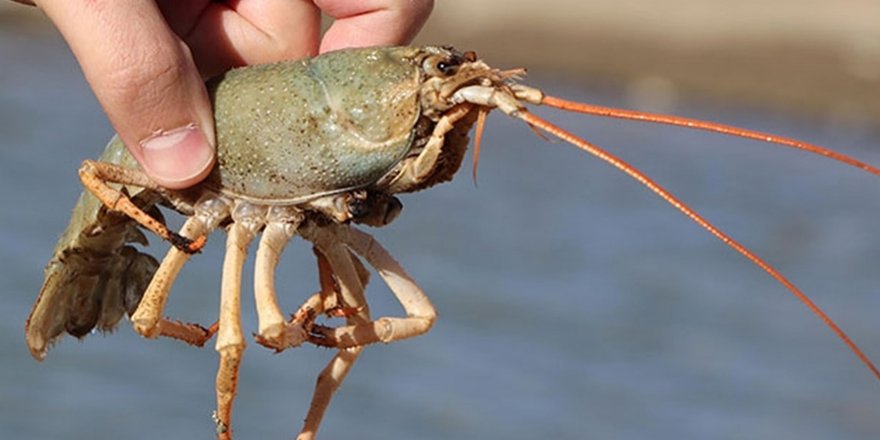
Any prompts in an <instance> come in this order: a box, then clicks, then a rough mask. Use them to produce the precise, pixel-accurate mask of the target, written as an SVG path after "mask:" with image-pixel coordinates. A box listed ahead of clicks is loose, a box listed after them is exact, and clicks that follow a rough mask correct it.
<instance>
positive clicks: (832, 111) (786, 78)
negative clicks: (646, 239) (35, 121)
mask: <svg viewBox="0 0 880 440" xmlns="http://www.w3.org/2000/svg"><path fill="white" fill-rule="evenodd" d="M765 3H766V2H761V1H759V0H741V1H739V2H737V3H736V5H730V4H728V2H719V1H699V0H670V1H667V2H662V3H661V2H657V3H654V2H629V3H626V4H619V3H618V2H612V1H610V0H590V1H582V0H553V1H550V2H543V3H535V2H508V1H504V0H481V1H479V2H473V1H470V2H468V1H463V0H442V1H437V2H436V5H435V10H434V14H433V16H432V18H431V20H430V21H429V22H428V24H427V25H426V26H425V29H424V30H423V32H422V33H421V34H420V35H419V37H418V38H417V39H416V43H417V44H451V45H454V46H456V47H458V48H461V49H468V50H475V51H476V52H477V53H478V54H480V55H481V56H482V57H484V58H485V59H487V60H488V61H489V62H490V63H492V64H494V65H498V66H503V67H527V68H528V69H530V71H531V72H532V73H535V74H539V75H541V77H542V78H553V79H559V80H561V81H565V82H569V83H574V84H579V83H580V84H589V85H602V84H604V85H611V86H613V87H621V88H624V89H626V90H627V91H628V92H629V91H632V93H633V94H635V95H638V96H637V97H636V99H634V102H633V105H637V106H639V105H645V106H647V107H648V108H649V109H654V110H664V109H666V110H670V107H671V106H672V105H671V104H669V103H670V102H672V103H673V104H674V101H676V100H677V99H680V98H684V99H706V100H711V101H717V102H722V103H725V104H734V105H746V106H756V107H763V108H769V109H773V110H779V111H785V112H791V113H793V114H801V115H805V116H808V117H816V118H823V119H826V120H830V121H845V122H846V123H856V124H859V125H864V126H870V127H873V128H875V129H876V128H877V127H878V126H880V24H877V23H878V22H877V18H878V17H880V2H877V1H875V0H849V1H847V2H846V4H845V5H843V4H841V3H840V2H827V1H822V0H801V1H793V0H780V1H777V2H773V3H772V4H765ZM0 26H2V27H15V28H16V31H21V32H26V33H27V34H35V35H46V34H51V33H54V32H55V31H54V30H51V28H50V24H49V23H48V20H47V19H46V18H45V17H43V15H42V14H41V13H40V12H39V11H37V10H36V9H35V8H29V7H24V6H21V5H18V4H15V3H12V2H0ZM640 98H645V99H640ZM642 101H644V102H642ZM657 101H659V102H660V103H659V104H657V105H653V104H652V102H653V103H655V104H656V102H657ZM652 105H653V108H652Z"/></svg>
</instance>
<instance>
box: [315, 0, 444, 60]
mask: <svg viewBox="0 0 880 440" xmlns="http://www.w3.org/2000/svg"><path fill="white" fill-rule="evenodd" d="M315 4H316V5H318V7H319V8H321V11H323V12H324V13H325V14H327V15H329V16H330V17H333V19H334V20H335V21H334V22H333V24H332V25H331V26H330V29H328V30H327V32H326V33H325V34H324V39H323V40H322V41H321V47H320V52H321V53H324V52H329V51H331V50H337V49H343V48H346V47H364V46H380V45H389V44H407V43H409V42H410V41H412V39H413V38H414V37H415V36H416V34H417V33H418V31H419V29H421V28H422V25H424V24H425V21H427V20H428V16H429V15H430V14H431V10H432V9H433V7H434V2H433V1H432V0H364V1H357V2H354V1H348V0H315Z"/></svg>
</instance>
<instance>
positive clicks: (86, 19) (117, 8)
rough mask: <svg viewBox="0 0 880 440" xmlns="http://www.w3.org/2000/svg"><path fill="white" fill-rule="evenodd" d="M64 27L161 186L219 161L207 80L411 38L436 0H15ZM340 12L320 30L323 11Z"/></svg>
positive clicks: (200, 174)
mask: <svg viewBox="0 0 880 440" xmlns="http://www.w3.org/2000/svg"><path fill="white" fill-rule="evenodd" d="M16 1H18V2H19V3H26V4H34V5H36V6H38V7H39V8H40V9H42V10H43V11H44V12H45V13H46V15H47V16H48V17H49V19H50V20H51V21H52V22H53V23H54V24H55V25H56V26H57V27H58V29H59V31H61V34H62V35H63V37H64V39H65V40H66V41H67V43H68V44H69V45H70V48H71V50H72V51H73V53H74V55H75V56H76V58H77V60H78V61H79V63H80V65H81V67H82V70H83V73H84V74H85V77H86V80H87V81H88V82H89V84H90V85H91V87H92V90H93V91H94V92H95V96H96V97H97V98H98V101H99V102H100V103H101V106H102V107H103V108H104V110H105V111H106V113H107V116H108V118H109V119H110V122H111V123H112V124H113V127H114V128H115V129H116V131H117V133H118V134H119V136H120V137H121V139H122V140H123V142H124V143H125V145H126V147H127V148H128V149H129V150H130V151H131V153H132V155H133V156H134V157H135V158H136V159H137V160H138V162H139V163H140V164H141V166H142V167H143V168H144V171H145V172H146V174H147V175H148V176H149V177H150V179H152V180H153V181H154V182H156V183H157V184H159V185H160V186H163V187H166V188H172V189H180V188H186V187H189V186H192V185H194V184H196V183H198V182H199V181H201V180H202V179H203V178H204V177H205V176H207V174H208V173H209V171H210V170H211V168H212V167H213V165H214V160H215V158H214V145H215V136H214V126H213V115H212V111H211V105H210V103H209V100H208V96H207V92H206V90H205V86H204V80H205V79H206V78H209V77H211V76H214V75H217V74H218V73H221V72H223V71H225V70H228V69H230V68H232V67H238V66H245V65H251V64H261V63H268V62H274V61H280V60H286V59H296V58H302V57H306V56H314V55H317V54H319V53H324V52H328V51H332V50H337V49H342V48H346V47H363V46H373V45H389V44H406V43H409V42H410V41H411V40H412V38H413V37H414V36H415V34H416V33H417V32H418V30H419V29H420V28H421V26H422V25H423V24H424V22H425V20H427V18H428V15H429V14H430V12H431V9H432V7H433V1H432V0H357V1H355V0H228V1H220V2H217V1H210V0H193V1H185V2H182V1H178V0H131V1H126V2H119V1H113V0H33V1H30V0H16ZM322 13H323V14H325V15H326V16H328V17H331V18H333V19H334V22H333V24H332V25H331V26H330V28H329V29H328V30H327V31H326V32H325V33H324V35H323V36H322V35H321V14H322Z"/></svg>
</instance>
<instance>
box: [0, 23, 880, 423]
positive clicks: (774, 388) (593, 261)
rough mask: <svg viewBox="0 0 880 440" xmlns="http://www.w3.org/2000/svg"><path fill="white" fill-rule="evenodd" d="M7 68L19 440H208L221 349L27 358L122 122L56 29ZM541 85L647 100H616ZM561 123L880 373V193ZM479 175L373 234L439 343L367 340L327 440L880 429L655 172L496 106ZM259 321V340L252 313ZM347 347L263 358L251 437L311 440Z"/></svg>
mask: <svg viewBox="0 0 880 440" xmlns="http://www.w3.org/2000/svg"><path fill="white" fill-rule="evenodd" d="M0 59H2V60H3V62H2V66H0V121H2V122H0V192H2V195H0V200H2V201H3V206H4V209H2V210H0V252H2V264H0V279H2V280H4V281H3V285H4V289H3V291H4V296H5V297H4V300H5V301H4V303H3V304H4V305H3V307H2V308H0V350H2V363H0V438H9V439H13V438H16V439H34V440H36V439H57V438H65V439H94V438H108V439H111V438H126V439H154V438H175V439H176V438H181V439H182V438H209V437H210V436H211V433H212V430H213V425H212V422H211V419H210V415H211V411H212V410H213V408H214V391H213V386H214V385H213V382H214V373H215V369H216V364H217V356H216V354H215V353H214V352H213V350H211V349H210V348H206V349H201V350H199V349H195V348H191V347H188V346H185V345H183V344H180V343H177V342H173V341H164V340H159V341H152V340H144V339H141V338H140V337H138V336H136V335H135V334H134V332H133V331H132V330H131V328H130V326H129V325H128V324H126V323H123V324H122V325H121V326H120V328H119V329H118V330H117V331H116V332H115V333H113V334H112V335H107V336H101V335H93V336H90V337H88V338H86V339H85V340H84V341H82V342H77V341H75V340H73V339H71V338H67V339H65V340H64V341H62V343H60V344H58V345H57V346H56V347H55V348H54V350H53V351H52V352H51V353H50V355H49V357H48V358H47V359H46V361H45V362H43V363H41V364H40V363H37V362H35V361H34V360H33V359H31V357H30V356H29V354H28V352H27V349H26V348H25V345H24V341H23V332H22V329H23V324H24V320H25V318H26V316H27V314H28V311H29V310H30V306H31V304H32V302H33V300H34V299H35V297H36V293H37V291H38V290H39V287H40V284H41V281H42V267H43V265H44V264H45V263H46V261H47V260H48V258H49V256H50V253H51V249H52V247H53V245H54V241H55V239H56V237H57V234H58V233H60V231H61V230H62V228H63V227H64V226H65V224H66V221H67V215H68V212H69V209H70V208H71V207H72V205H73V202H74V200H75V198H76V196H77V194H78V193H79V192H80V186H79V184H78V181H77V178H76V168H77V166H78V163H79V161H80V160H82V159H83V158H86V157H94V156H97V155H98V153H99V152H100V149H101V147H102V146H103V145H104V142H105V141H106V139H107V138H109V136H110V134H111V130H110V128H109V126H108V124H107V123H106V121H105V119H104V116H103V114H102V113H101V111H100V108H99V107H98V106H97V105H96V103H95V101H94V99H93V97H92V95H91V93H90V91H89V90H88V88H87V87H86V85H85V83H84V81H83V80H82V77H81V75H80V73H79V71H78V69H77V67H76V65H75V63H74V62H73V60H72V58H71V56H70V55H69V54H68V51H67V49H66V47H64V45H63V43H61V42H60V41H59V40H58V39H57V37H55V36H53V35H48V36H40V37H38V38H33V37H27V38H26V37H23V36H20V35H16V34H13V33H9V32H3V31H2V30H0ZM532 82H533V83H534V84H536V85H538V86H541V87H544V88H546V89H549V90H551V91H555V92H557V93H558V94H562V95H565V96H569V97H572V98H575V99H581V100H590V101H593V102H598V103H603V104H609V105H621V104H625V101H624V98H623V95H622V94H621V93H620V92H619V91H617V90H603V89H583V88H578V87H574V86H566V85H559V84H554V83H552V82H550V81H542V80H541V78H535V79H534V80H533V81H532ZM866 92H867V91H866ZM674 111H675V112H676V113H678V114H684V115H691V116H698V117H704V118H710V119H715V120H720V121H725V122H727V123H731V124H736V125H743V126H748V127H752V128H757V129H761V130H766V131H770V132H774V133H779V134H785V135H791V136H794V137H798V138H803V139H809V140H811V141H814V142H817V143H820V144H824V145H829V146H833V147H835V148H838V149H840V150H841V151H844V152H847V153H850V154H853V155H855V156H857V157H860V158H862V159H865V160H866V161H868V162H872V163H875V164H880V150H878V148H877V147H878V146H880V133H878V132H877V131H870V130H867V131H858V130H854V129H853V130H850V129H849V128H848V127H847V126H846V125H839V124H836V125H830V124H828V123H825V122H823V121H816V120H802V119H797V118H795V117H793V116H787V115H784V114H771V113H766V112H760V111H755V110H753V109H743V108H724V107H717V106H708V105H703V104H699V103H682V104H681V105H680V106H679V107H676V108H675V109H674ZM549 114H550V115H552V116H553V119H554V120H555V121H557V122H559V123H560V124H563V125H565V126H567V127H569V128H572V129H574V130H576V131H577V132H578V133H580V134H581V135H583V136H585V137H588V138H589V139H591V140H592V141H593V142H595V143H597V144H599V145H602V146H605V147H606V148H608V149H611V150H613V151H615V152H617V153H619V154H620V155H621V156H623V157H625V158H627V159H628V160H631V161H632V162H634V163H635V164H637V165H638V166H640V167H641V168H642V169H644V170H645V171H646V172H648V173H649V174H651V175H652V176H654V177H655V178H656V179H657V180H658V181H660V182H661V183H662V184H664V185H667V186H668V187H669V188H670V189H671V190H673V191H674V192H675V193H677V194H678V195H680V196H681V197H682V198H683V199H685V200H686V201H688V202H690V203H691V204H692V205H693V206H694V207H695V208H697V209H698V210H700V211H701V212H702V213H704V214H705V215H706V216H707V217H709V218H710V219H711V220H713V221H715V222H717V224H718V225H719V226H721V227H722V228H724V229H725V230H727V231H728V232H730V233H731V234H733V235H734V236H735V237H737V238H738V239H739V240H741V241H742V242H743V243H744V244H746V245H747V246H750V247H751V248H752V249H753V250H755V251H756V252H758V253H759V254H760V255H762V256H764V257H766V258H767V259H768V260H769V261H770V262H772V263H773V264H775V265H777V266H778V267H779V268H780V269H781V270H782V271H783V272H784V273H785V274H786V275H787V276H789V277H790V278H791V279H792V280H793V281H795V283H797V284H798V285H799V286H801V287H802V288H803V289H804V290H805V291H807V292H808V293H809V294H811V295H812V296H813V298H814V299H815V300H816V301H817V302H818V303H819V304H820V305H821V306H823V307H824V308H825V309H826V310H827V311H828V312H829V313H830V314H831V315H832V316H833V317H834V318H835V319H837V320H838V322H840V323H841V324H842V325H843V327H844V328H845V329H847V331H849V332H850V334H851V335H852V336H853V338H854V339H856V341H858V342H859V343H860V344H861V345H862V347H863V348H864V349H865V350H866V351H867V352H868V353H869V354H873V355H874V356H875V357H880V319H878V316H880V271H878V270H877V261H880V237H878V234H876V232H875V231H876V229H875V228H876V224H877V219H878V218H880V204H878V203H877V200H878V197H877V196H878V195H880V181H878V179H877V178H876V177H872V176H870V175H867V174H865V173H860V172H858V171H855V170H852V169H850V168H847V167H844V166H841V165H838V164H835V163H831V162H828V161H826V160H823V159H820V158H818V157H815V156H811V155H808V154H803V153H798V152H794V151H790V150H786V149H776V148H771V147H768V146H766V145H762V144H757V143H754V142H747V141H742V140H736V139H727V138H724V137H719V136H712V135H707V134H700V133H689V132H686V131H683V130H678V129H670V128H661V127H656V126H645V125H638V124H634V123H622V122H614V121H606V120H598V119H590V118H583V117H579V116H566V115H559V114H554V113H549ZM481 163H482V166H481V169H480V175H479V186H478V187H476V188H475V187H474V184H473V183H472V182H471V180H470V178H469V176H468V172H466V171H465V172H462V173H461V175H460V176H458V178H457V180H456V181H455V182H453V183H451V184H448V185H444V186H441V187H438V188H436V189H432V190H431V191H428V192H425V193H423V194H415V195H410V196H405V197H404V199H403V201H404V204H405V209H404V212H403V215H402V216H401V218H400V219H398V220H397V221H396V222H395V223H394V224H393V225H391V226H389V227H387V228H385V229H383V230H379V231H375V233H376V235H377V237H378V238H379V239H380V240H381V241H382V242H383V243H384V244H385V245H386V247H387V248H388V249H390V250H391V251H392V253H393V254H394V255H395V256H396V257H397V258H398V259H399V261H400V262H401V263H402V264H403V265H404V266H405V267H406V268H407V270H408V271H409V273H410V274H412V275H413V276H414V277H415V278H416V279H417V280H419V281H420V283H421V285H422V287H423V288H424V289H425V291H426V292H427V293H428V294H429V295H430V296H431V298H432V300H433V302H434V304H435V305H436V307H437V309H438V310H439V313H440V319H439V321H438V323H437V324H436V326H435V327H434V328H433V329H432V331H431V332H430V333H429V334H427V335H425V336H423V337H419V338H416V339H413V340H409V341H405V342H401V343H396V344H392V345H387V346H375V347H370V348H368V349H367V350H366V351H365V354H364V355H363V356H362V357H361V359H360V361H359V362H358V364H357V365H356V367H355V368H354V370H353V372H352V373H351V375H350V376H349V378H348V379H347V381H346V382H345V384H344V386H343V388H342V390H341V392H340V393H339V394H338V395H337V397H336V399H334V402H333V405H332V406H331V408H330V410H329V412H328V415H327V417H326V419H325V422H324V424H323V427H322V430H321V432H320V438H324V439H332V438H367V439H372V438H375V439H380V438H419V439H447V438H485V439H532V438H555V439H583V438H614V439H645V438H652V439H681V438H688V439H689V438H699V439H734V438H735V439H769V438H772V439H799V440H804V439H829V438H834V439H874V438H880V417H878V416H880V386H878V384H877V381H876V380H875V379H873V378H872V376H871V375H870V373H869V372H868V371H867V370H866V369H865V368H864V367H863V366H861V364H859V363H858V361H857V360H856V359H855V358H854V356H852V355H851V354H850V353H849V352H848V351H847V349H846V348H845V347H844V346H843V345H842V344H841V343H840V342H839V341H838V340H836V339H835V337H834V336H833V335H832V333H831V332H830V331H828V330H827V329H826V328H824V327H823V325H822V324H821V322H820V321H819V320H818V319H816V318H815V317H813V316H812V315H810V314H809V313H808V312H807V311H806V309H805V307H803V306H802V305H800V304H799V303H797V302H796V301H795V300H794V299H793V298H792V297H791V295H790V294H788V293H787V292H786V290H785V289H783V288H782V287H781V286H779V285H778V284H777V283H775V282H774V281H773V280H772V279H771V278H770V277H768V276H767V275H766V274H764V273H763V272H762V271H761V270H760V269H758V268H756V267H754V266H752V265H751V264H749V263H748V262H747V261H745V260H744V259H743V258H741V257H740V256H739V255H737V254H736V253H735V252H733V251H731V250H730V249H728V248H726V247H725V246H723V245H722V244H720V243H719V242H718V241H717V240H715V239H713V238H712V237H711V236H709V235H708V234H707V233H705V232H703V231H702V230H700V229H699V228H697V227H696V226H695V225H694V224H692V223H691V222H689V221H688V220H686V219H685V218H684V217H682V216H681V215H680V214H678V213H676V212H675V211H674V210H673V209H671V208H670V207H668V206H666V205H665V204H664V203H662V202H661V201H659V199H657V198H656V197H654V196H652V195H651V194H649V193H648V192H647V191H646V190H644V189H643V188H641V187H639V186H638V185H637V184H635V183H634V182H633V181H631V180H630V179H628V178H627V177H625V176H623V175H622V174H621V173H619V172H617V171H614V170H613V169H611V168H610V167H608V166H607V165H605V164H602V163H600V162H599V161H597V160H595V159H592V158H590V157H588V156H587V155H585V154H584V153H582V152H579V151H576V150H575V149H574V148H572V147H569V146H567V145H565V144H562V143H548V142H545V141H542V140H541V139H539V138H537V137H535V136H533V135H532V133H531V132H530V131H529V130H528V129H527V128H525V127H522V126H521V125H520V124H517V123H515V122H513V121H509V120H506V119H505V118H503V117H501V116H499V115H494V117H493V118H491V120H490V125H489V127H487V134H486V138H485V140H484V155H483V157H482V160H481ZM154 241H155V240H154ZM222 242H223V237H222V235H220V234H218V235H216V236H214V237H213V238H212V241H211V242H210V243H209V247H208V249H207V251H206V252H204V254H203V255H202V256H200V257H198V258H195V259H194V260H193V261H192V262H191V263H190V264H188V265H187V267H186V269H185V271H184V274H183V275H182V277H181V279H180V281H179V282H178V284H177V285H176V286H175V288H174V290H173V294H172V297H171V300H170V304H169V309H168V311H169V314H171V315H173V316H175V317H178V318H182V319H186V320H195V321H200V322H202V323H209V322H212V321H213V320H214V317H215V315H216V309H217V297H218V286H219V279H220V278H219V267H220V257H221V251H222ZM154 246H157V247H158V248H160V249H162V251H156V252H155V253H156V254H161V253H163V252H164V248H165V245H163V244H160V243H159V244H157V243H154ZM249 283H250V278H247V279H246V280H245V286H246V288H245V292H249V290H250V289H249V287H247V286H249ZM278 284H279V290H280V291H281V292H283V293H284V295H283V296H284V298H283V302H284V306H285V307H286V308H288V309H290V310H293V309H295V307H296V306H298V305H299V303H300V302H302V300H303V299H304V298H306V296H307V295H308V294H310V293H311V292H313V291H314V290H315V289H316V281H315V269H314V263H313V261H312V257H311V253H310V252H309V250H308V247H307V246H305V245H304V244H303V243H302V242H301V241H299V242H297V243H295V244H294V245H292V246H291V247H290V248H289V250H288V253H287V254H286V255H285V261H284V262H283V263H282V268H281V274H280V275H279V279H278ZM369 296H370V300H371V304H372V305H373V309H374V310H375V313H376V315H379V314H400V313H401V309H400V307H399V306H397V305H396V304H395V303H394V301H393V299H392V298H391V295H390V294H389V293H388V292H387V290H386V289H385V288H384V287H383V286H382V285H381V283H379V281H378V278H376V280H374V283H373V284H372V285H371V289H370V291H369ZM243 317H244V320H245V322H244V325H245V328H246V332H251V331H253V329H255V328H256V322H255V316H254V313H253V304H252V301H251V300H250V299H249V298H248V297H247V296H246V297H245V301H244V314H243ZM331 354H332V352H330V351H327V350H323V349H316V348H311V347H305V348H301V349H298V350H291V351H288V352H285V353H283V354H281V355H273V354H271V353H270V352H269V351H267V350H265V349H263V348H261V347H260V346H258V345H256V344H253V343H251V344H250V345H249V348H248V350H247V352H246V356H245V361H244V363H243V367H242V373H241V384H240V393H239V396H238V400H237V402H236V407H235V413H234V419H233V421H234V428H235V430H236V433H237V435H238V437H237V438H242V439H245V438H292V437H293V435H294V433H295V432H296V431H297V430H298V429H299V427H300V423H301V420H302V418H303V417H304V415H305V413H306V410H307V406H308V403H309V399H310V396H311V392H312V387H313V385H314V379H315V377H316V375H317V373H318V371H319V370H320V369H321V368H322V367H323V365H324V363H326V361H327V360H328V359H329V358H330V356H331Z"/></svg>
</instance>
